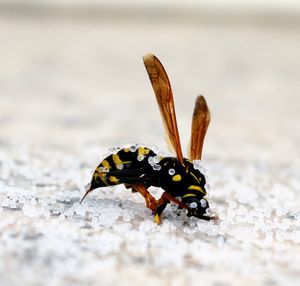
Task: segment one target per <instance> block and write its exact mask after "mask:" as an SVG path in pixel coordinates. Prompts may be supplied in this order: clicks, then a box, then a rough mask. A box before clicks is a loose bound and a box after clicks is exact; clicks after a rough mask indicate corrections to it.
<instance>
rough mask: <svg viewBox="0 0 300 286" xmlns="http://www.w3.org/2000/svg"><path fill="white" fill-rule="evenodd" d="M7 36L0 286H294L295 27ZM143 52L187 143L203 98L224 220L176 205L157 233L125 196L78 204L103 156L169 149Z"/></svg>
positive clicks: (121, 28) (1, 74) (76, 28)
mask: <svg viewBox="0 0 300 286" xmlns="http://www.w3.org/2000/svg"><path fill="white" fill-rule="evenodd" d="M0 34H1V35H2V36H1V37H2V43H1V53H0V62H1V65H0V94H1V96H0V123H1V129H0V138H1V139H0V284H1V285H20V284H21V285H213V286H226V285H228V286H229V285H251V286H252V285H268V286H270V285H297V283H299V282H298V281H299V280H300V209H299V206H300V196H299V192H300V176H299V175H300V172H299V166H300V163H299V155H300V153H299V146H300V137H299V136H300V129H299V128H300V127H299V126H300V125H299V120H300V112H299V110H300V109H299V107H300V104H299V103H300V100H299V92H300V86H299V82H300V80H299V79H300V72H299V66H300V62H299V27H290V26H284V27H280V26H277V27H271V26H268V25H266V26H260V25H253V26H251V25H244V26H235V25H234V24H228V25H221V26H219V25H216V26H214V25H210V24H200V23H198V24H192V23H181V24H175V23H167V22H163V23H157V24H155V23H149V24H148V23H146V22H145V23H134V22H132V23H131V22H127V23H125V24H123V23H121V22H116V23H107V22H101V21H99V22H97V21H92V22H88V21H83V20H81V21H79V22H76V21H75V20H74V19H73V20H68V21H63V20H62V19H58V20H53V19H47V20H46V19H44V20H43V19H40V21H39V22H37V20H32V19H27V18H24V19H17V18H13V17H12V18H3V19H2V20H1V21H0ZM149 51H152V52H155V53H156V54H157V55H158V56H160V58H161V60H162V61H163V62H164V64H165V66H166V68H167V70H168V71H169V75H170V77H171V81H172V83H173V87H174V93H175V101H176V107H177V113H178V122H179V127H180V133H181V135H182V141H183V142H182V143H183V146H187V141H188V137H189V132H190V127H189V126H190V117H191V112H192V108H193V103H194V98H195V96H196V95H197V94H198V92H201V93H204V94H205V96H206V98H207V101H208V104H209V106H210V108H211V111H212V123H211V126H210V129H209V131H208V134H207V140H206V144H205V150H204V154H205V155H204V164H205V168H206V169H207V176H208V180H209V184H210V192H209V193H210V195H209V197H208V200H209V202H210V205H211V207H212V211H213V212H214V213H216V214H218V216H219V218H220V221H219V222H207V221H201V220H198V219H195V218H187V217H186V216H185V215H181V216H177V215H176V213H175V212H174V210H173V209H172V208H171V207H170V206H169V207H167V209H166V210H165V212H164V215H163V223H162V224H161V225H159V226H157V225H156V224H154V223H153V217H152V215H151V212H150V211H149V210H148V209H147V208H146V207H145V204H144V201H143V198H141V197H140V196H139V194H132V193H131V192H130V191H129V190H125V188H124V187H123V186H117V187H111V188H105V189H99V190H97V191H94V193H92V194H91V195H89V196H88V197H87V198H86V200H85V201H84V203H83V204H82V205H80V204H79V201H80V199H81V197H82V195H83V194H84V186H85V185H86V184H87V183H89V181H90V178H91V174H92V172H93V170H94V168H95V167H96V166H97V164H98V163H99V162H100V160H101V159H102V158H103V156H104V154H105V152H107V150H108V149H109V147H112V146H116V145H118V144H122V143H125V142H127V141H132V142H140V143H144V142H146V143H147V144H148V145H155V146H157V147H158V148H159V149H161V150H162V151H166V148H165V144H164V143H163V142H164V141H163V133H162V124H161V121H160V118H159V113H158V108H157V106H156V103H155V100H154V96H153V94H152V90H151V86H150V83H149V81H148V78H147V75H146V72H145V69H144V67H143V65H142V60H141V56H142V55H143V54H145V53H146V52H149ZM152 192H153V193H154V195H155V196H159V193H160V190H159V189H155V188H153V189H152Z"/></svg>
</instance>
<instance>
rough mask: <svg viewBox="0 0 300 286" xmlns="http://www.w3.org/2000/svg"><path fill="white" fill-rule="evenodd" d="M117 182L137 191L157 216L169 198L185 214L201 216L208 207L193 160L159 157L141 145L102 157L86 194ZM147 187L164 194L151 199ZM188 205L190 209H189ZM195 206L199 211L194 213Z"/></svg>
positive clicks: (202, 177) (203, 183) (203, 181)
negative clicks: (176, 203) (156, 189)
mask: <svg viewBox="0 0 300 286" xmlns="http://www.w3.org/2000/svg"><path fill="white" fill-rule="evenodd" d="M117 184H124V185H125V186H126V188H132V190H133V191H138V192H140V193H141V194H142V195H143V196H144V197H145V199H146V203H148V207H149V208H150V209H152V211H153V212H154V213H156V214H158V215H159V214H161V213H162V212H163V210H164V209H165V207H166V206H167V204H168V203H169V202H170V201H171V200H172V201H175V202H178V204H179V207H181V208H182V207H186V208H187V209H188V211H189V212H188V215H189V214H190V215H193V216H197V214H199V213H201V216H198V217H201V218H202V215H204V214H205V212H206V209H207V208H208V207H209V206H208V203H207V201H206V200H205V199H203V197H204V196H205V195H206V194H207V193H206V190H205V184H206V180H205V176H204V175H203V174H202V173H201V172H200V170H199V168H198V164H197V162H196V161H195V162H192V161H190V160H188V159H185V158H184V159H183V162H180V161H178V159H177V158H175V157H163V156H159V155H157V154H156V153H155V152H154V151H152V150H151V149H149V148H147V147H144V146H139V145H132V146H130V147H129V148H123V149H119V151H118V152H116V153H114V154H111V155H109V156H107V157H106V158H104V159H103V160H102V162H101V163H100V164H99V165H98V166H97V168H96V170H95V171H94V174H93V177H92V181H91V184H90V188H89V190H88V191H87V193H88V192H91V191H92V190H94V189H97V188H100V187H106V186H113V185H117ZM137 186H138V187H137ZM150 186H154V187H160V188H162V189H163V190H164V191H165V195H164V196H162V198H161V199H160V200H158V201H155V202H154V201H153V200H154V198H153V197H152V196H151V194H150V193H149V192H148V191H147V188H149V187H150ZM141 187H142V189H141ZM147 200H148V201H147ZM181 202H182V203H181ZM180 203H181V205H180ZM153 204H155V206H153ZM190 205H191V206H194V208H190ZM196 205H197V206H199V208H201V210H199V211H196V212H195V210H196V209H197V207H196ZM204 219H207V218H204Z"/></svg>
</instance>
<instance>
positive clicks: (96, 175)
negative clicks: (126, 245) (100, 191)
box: [94, 168, 109, 186]
mask: <svg viewBox="0 0 300 286" xmlns="http://www.w3.org/2000/svg"><path fill="white" fill-rule="evenodd" d="M98 178H100V180H101V181H102V182H103V183H104V185H106V186H109V184H108V183H107V182H106V173H104V172H99V171H98V168H97V171H96V172H95V173H94V179H95V181H96V182H98V180H97V179H98Z"/></svg>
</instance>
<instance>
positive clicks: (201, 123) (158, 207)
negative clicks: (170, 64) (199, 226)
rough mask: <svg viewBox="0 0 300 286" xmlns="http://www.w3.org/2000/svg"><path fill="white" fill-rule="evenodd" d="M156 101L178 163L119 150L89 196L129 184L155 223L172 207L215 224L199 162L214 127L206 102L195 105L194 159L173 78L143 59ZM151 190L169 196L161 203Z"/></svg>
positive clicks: (102, 167)
mask: <svg viewBox="0 0 300 286" xmlns="http://www.w3.org/2000/svg"><path fill="white" fill-rule="evenodd" d="M143 60H144V64H145V67H146V70H147V73H148V75H149V78H150V81H151V84H152V87H153V90H154V93H155V96H156V100H157V103H158V106H159V109H160V113H161V116H162V119H163V123H164V128H165V131H166V135H167V139H168V141H169V145H170V147H171V148H172V149H173V150H174V151H175V154H176V157H163V156H160V155H157V154H156V153H155V152H154V151H152V150H151V149H149V148H147V147H145V146H139V145H132V146H130V147H129V148H123V149H119V150H118V151H117V152H114V153H113V154H111V155H109V156H108V157H106V158H105V159H103V160H102V162H101V163H100V164H99V165H98V167H97V168H96V170H95V171H94V173H93V177H92V180H91V183H90V185H89V187H88V190H87V191H86V193H85V195H84V197H83V198H82V200H81V202H82V201H83V200H84V198H85V197H86V195H87V194H88V193H90V192H92V191H93V190H94V189H97V188H99V187H106V186H112V185H117V184H124V185H125V187H126V188H131V189H132V191H133V192H139V193H140V194H141V195H142V196H143V197H144V198H145V202H146V207H147V208H149V209H150V210H152V213H153V214H154V221H155V222H156V223H157V224H159V223H160V222H161V213H162V212H163V210H164V209H165V207H166V206H167V204H168V203H175V204H176V205H178V208H181V209H186V210H187V215H188V216H195V217H197V218H200V219H204V220H210V219H212V217H210V216H209V214H208V210H209V204H208V201H207V200H206V198H205V195H206V194H207V192H206V179H205V176H204V175H203V174H202V173H201V169H200V162H201V161H200V159H201V156H202V148H203V142H204V137H205V134H206V131H207V128H208V125H209V122H210V112H209V109H208V107H207V104H206V101H205V99H204V97H203V96H198V97H197V99H196V103H195V108H194V113H193V118H192V128H191V139H190V146H189V152H188V153H189V158H188V159H187V158H184V157H183V155H182V150H181V144H180V138H179V133H178V127H177V122H176V113H175V107H174V100H173V93H172V89H171V85H170V81H169V78H168V75H167V73H166V71H165V69H164V67H163V65H162V64H161V62H160V61H159V60H158V58H156V57H155V56H154V55H153V54H147V55H145V56H144V57H143ZM150 186H154V187H160V188H162V189H163V190H164V192H163V194H162V196H161V197H160V199H158V200H157V199H155V198H154V197H153V196H152V195H151V194H150V193H149V191H148V190H147V189H148V188H149V187H150ZM81 202H80V203H81Z"/></svg>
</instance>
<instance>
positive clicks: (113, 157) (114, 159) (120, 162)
mask: <svg viewBox="0 0 300 286" xmlns="http://www.w3.org/2000/svg"><path fill="white" fill-rule="evenodd" d="M112 159H113V161H114V163H115V165H116V166H118V165H123V164H130V163H132V161H122V160H121V159H120V157H119V155H118V154H113V155H112Z"/></svg>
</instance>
